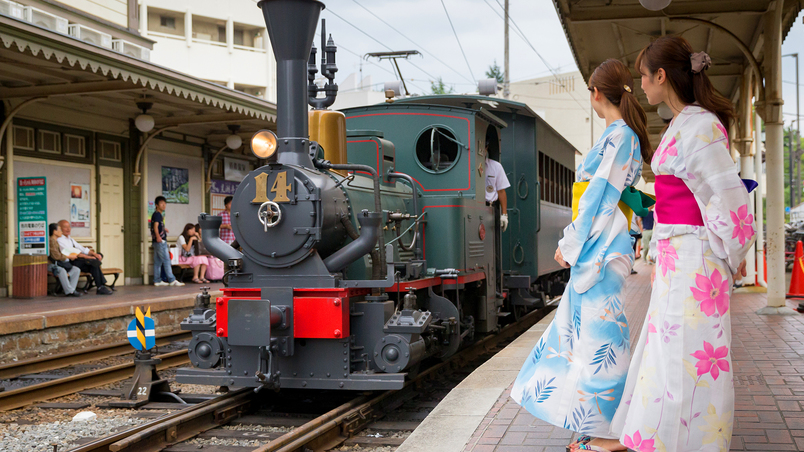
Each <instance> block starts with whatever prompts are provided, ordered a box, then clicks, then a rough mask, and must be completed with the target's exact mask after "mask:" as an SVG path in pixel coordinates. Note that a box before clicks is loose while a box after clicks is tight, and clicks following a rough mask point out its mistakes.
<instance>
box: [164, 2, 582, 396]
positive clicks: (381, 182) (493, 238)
mask: <svg viewBox="0 0 804 452" xmlns="http://www.w3.org/2000/svg"><path fill="white" fill-rule="evenodd" d="M258 5H259V7H260V8H261V9H262V11H263V14H264V16H265V21H266V24H267V28H268V33H269V35H270V38H271V42H272V45H273V49H274V53H275V55H276V59H277V82H278V87H279V88H278V103H277V113H278V115H277V116H278V117H277V126H278V128H277V133H276V134H274V133H273V132H270V131H267V130H265V131H261V132H259V133H258V134H256V135H255V136H254V138H253V139H252V143H251V148H252V151H253V152H254V153H255V155H257V156H258V157H259V158H261V159H264V160H266V161H267V164H265V165H264V166H262V167H261V168H258V169H256V170H254V171H252V172H251V173H249V175H248V176H247V177H246V178H245V179H244V180H243V181H242V183H241V184H240V186H239V187H238V189H237V192H236V193H235V195H234V200H233V202H232V209H231V210H232V229H233V231H234V234H235V237H236V238H237V242H238V243H239V245H240V249H235V248H233V247H231V246H230V245H227V244H226V243H224V242H223V241H222V240H221V239H220V238H219V236H218V229H219V227H220V223H221V218H220V217H214V216H209V215H207V214H201V215H200V217H199V223H200V224H201V227H202V230H203V240H204V243H205V244H206V247H207V249H209V251H210V252H211V253H212V254H214V255H215V256H217V257H219V258H220V259H222V260H223V261H224V263H225V265H226V267H227V270H228V271H227V274H226V282H227V287H226V288H225V289H224V290H223V292H224V296H222V297H219V298H217V300H215V302H214V304H210V303H209V297H208V296H207V297H206V298H205V297H204V296H199V298H198V302H197V303H196V308H195V309H194V311H193V313H192V314H191V315H190V316H189V317H188V318H187V319H185V320H184V321H183V322H182V325H181V326H182V329H185V330H191V331H192V332H193V339H192V341H191V343H190V346H189V356H190V359H191V363H192V366H193V367H192V368H187V369H181V370H180V371H179V373H178V375H177V380H178V381H179V382H182V383H194V384H208V385H218V386H236V387H269V388H274V389H276V388H279V387H282V388H319V389H348V390H374V389H398V388H401V387H402V385H403V383H404V380H405V376H406V375H407V374H411V373H415V372H417V370H418V367H419V365H420V363H421V362H422V360H424V359H426V358H429V357H432V358H446V357H448V356H450V355H452V354H454V353H455V352H456V351H457V350H458V349H459V348H460V347H461V345H462V344H464V343H466V342H468V341H471V340H473V338H474V337H475V336H476V335H479V334H483V333H487V332H492V331H494V330H496V329H497V328H498V327H499V325H501V324H502V323H504V322H506V321H508V320H507V319H512V318H516V317H518V316H520V315H522V314H524V313H525V312H527V311H528V310H529V309H533V308H535V307H540V306H543V305H544V303H545V302H547V300H549V298H550V297H551V296H556V295H558V294H560V293H561V292H563V288H564V284H565V282H566V280H567V278H568V273H567V271H566V270H563V269H561V268H560V267H559V266H558V265H557V264H556V263H555V262H554V261H553V259H552V254H553V252H554V250H555V246H556V243H557V242H558V239H559V238H560V234H561V230H562V229H563V227H564V226H565V225H566V224H568V223H569V222H570V217H571V188H570V187H571V185H572V181H573V180H574V174H573V171H572V169H571V168H573V166H574V156H575V153H576V152H577V151H575V149H574V148H573V147H572V146H571V145H570V144H569V143H567V142H566V140H564V139H563V138H562V137H560V136H559V135H558V134H557V133H556V132H555V131H554V130H552V129H551V128H550V127H549V126H548V125H547V124H546V123H544V121H543V120H541V119H540V118H539V117H538V116H537V115H536V114H535V113H533V111H531V110H530V109H529V108H528V107H527V106H525V105H523V104H520V103H517V102H510V101H506V100H502V99H497V98H491V97H485V96H425V97H415V98H408V99H397V100H395V101H393V102H390V103H386V104H381V105H376V106H370V107H362V108H353V109H349V110H347V111H345V113H344V112H338V111H330V110H327V109H326V108H327V107H328V106H330V105H332V103H333V102H334V99H335V95H336V93H337V85H336V84H335V83H334V82H333V79H334V76H335V72H336V71H337V67H336V65H335V50H336V49H335V46H334V44H333V42H332V40H331V38H330V40H329V41H328V42H323V37H325V35H326V33H325V32H323V31H322V34H321V35H322V43H321V52H322V63H321V72H322V75H324V76H325V77H327V78H328V80H329V82H328V83H327V84H326V86H324V87H323V88H319V87H318V86H317V85H316V84H315V83H314V79H315V74H316V73H317V71H318V68H317V67H316V62H315V58H316V49H315V48H312V40H313V36H314V33H315V28H316V24H317V21H318V17H319V14H320V11H321V10H322V8H323V7H324V5H323V4H322V3H321V2H319V1H316V0H263V1H260V2H259V3H258ZM311 48H312V51H311ZM305 76H307V80H305ZM320 91H323V94H324V95H323V96H319V95H318V94H319V92H320ZM308 102H309V104H310V105H311V106H312V107H313V110H311V111H308V108H307V105H308ZM501 150H502V152H501ZM487 153H488V154H489V155H490V157H491V158H495V159H498V160H499V161H501V163H502V164H503V166H504V167H505V169H506V172H507V173H508V174H509V179H510V180H511V182H512V187H511V188H510V189H509V195H508V199H509V200H510V201H509V206H508V214H509V218H510V227H509V228H508V230H507V231H506V232H505V233H502V232H501V231H500V228H499V226H498V222H495V212H494V209H493V207H491V206H488V205H486V202H485V200H484V188H485V182H484V174H483V162H484V160H483V159H484V158H486V157H485V156H486V154H487ZM495 256H496V257H495Z"/></svg>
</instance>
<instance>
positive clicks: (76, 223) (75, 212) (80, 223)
mask: <svg viewBox="0 0 804 452" xmlns="http://www.w3.org/2000/svg"><path fill="white" fill-rule="evenodd" d="M90 218H91V215H90V203H89V184H72V183H71V184H70V227H73V228H88V227H91V225H90Z"/></svg>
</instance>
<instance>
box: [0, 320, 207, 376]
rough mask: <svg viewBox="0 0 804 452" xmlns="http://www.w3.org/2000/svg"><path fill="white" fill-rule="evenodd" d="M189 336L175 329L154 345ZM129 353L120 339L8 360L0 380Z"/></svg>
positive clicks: (127, 344)
mask: <svg viewBox="0 0 804 452" xmlns="http://www.w3.org/2000/svg"><path fill="white" fill-rule="evenodd" d="M191 338H192V334H191V333H190V332H189V331H176V332H173V333H168V334H165V335H162V336H160V337H158V338H157V339H156V345H157V346H158V347H161V346H164V345H167V344H170V343H171V342H176V341H183V340H190V339H191ZM129 353H133V350H132V348H131V344H130V343H129V342H128V341H122V342H117V343H114V344H108V345H99V346H97V347H89V348H85V349H82V350H76V351H72V352H66V353H59V354H56V355H48V356H40V357H37V358H33V359H26V360H24V361H18V362H10V363H7V364H2V365H0V380H10V379H12V378H17V377H19V376H22V375H26V374H35V373H40V372H47V371H49V370H56V369H61V368H64V367H69V366H75V365H77V364H83V363H87V362H90V361H96V360H99V359H104V358H109V357H112V356H120V355H126V354H129Z"/></svg>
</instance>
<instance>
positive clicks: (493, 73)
mask: <svg viewBox="0 0 804 452" xmlns="http://www.w3.org/2000/svg"><path fill="white" fill-rule="evenodd" d="M486 78H495V79H497V83H498V84H500V85H501V84H503V83H504V82H505V75H504V74H503V71H502V69H500V66H499V65H498V64H497V60H494V64H492V65H489V68H488V70H486Z"/></svg>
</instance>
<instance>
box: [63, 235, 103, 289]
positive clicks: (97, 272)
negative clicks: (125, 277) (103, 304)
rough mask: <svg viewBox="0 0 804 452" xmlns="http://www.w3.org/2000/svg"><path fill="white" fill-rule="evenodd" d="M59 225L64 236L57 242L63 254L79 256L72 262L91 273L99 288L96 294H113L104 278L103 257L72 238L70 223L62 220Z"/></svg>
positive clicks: (83, 270)
mask: <svg viewBox="0 0 804 452" xmlns="http://www.w3.org/2000/svg"><path fill="white" fill-rule="evenodd" d="M58 225H59V228H60V229H61V232H62V236H61V237H59V238H58V240H57V242H58V244H59V248H60V251H61V252H62V254H67V255H69V254H74V253H77V254H78V258H77V259H75V260H74V261H72V265H74V266H76V267H78V269H79V270H81V271H82V272H86V273H89V275H90V276H91V277H92V280H93V281H94V282H95V285H96V286H97V287H98V289H97V290H96V291H95V293H97V294H98V295H111V294H113V293H114V292H113V291H112V289H110V288H109V287H107V286H106V277H105V276H103V270H101V261H102V260H103V255H102V254H100V253H96V252H95V251H94V250H92V249H89V248H87V247H85V246H83V245H81V244H80V243H78V242H77V241H76V240H75V239H74V238H72V236H71V235H70V234H72V232H73V231H72V227H71V225H70V222H69V221H67V220H61V221H59V223H58Z"/></svg>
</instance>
